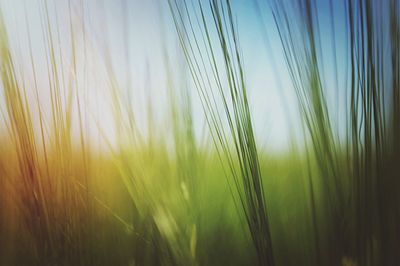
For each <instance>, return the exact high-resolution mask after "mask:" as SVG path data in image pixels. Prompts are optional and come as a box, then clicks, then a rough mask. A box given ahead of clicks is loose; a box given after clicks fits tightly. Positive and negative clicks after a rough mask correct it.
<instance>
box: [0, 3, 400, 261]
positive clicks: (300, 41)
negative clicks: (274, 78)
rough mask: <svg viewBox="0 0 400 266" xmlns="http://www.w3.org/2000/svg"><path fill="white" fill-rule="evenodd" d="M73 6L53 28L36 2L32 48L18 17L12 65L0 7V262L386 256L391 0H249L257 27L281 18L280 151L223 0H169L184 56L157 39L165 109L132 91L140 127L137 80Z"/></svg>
mask: <svg viewBox="0 0 400 266" xmlns="http://www.w3.org/2000/svg"><path fill="white" fill-rule="evenodd" d="M83 2H84V1H64V2H63V3H64V4H65V6H66V7H68V9H66V10H64V11H63V14H64V16H65V17H66V18H67V19H66V21H67V22H68V23H67V25H68V28H67V29H65V28H62V27H61V26H60V25H61V24H57V23H58V22H57V23H55V22H54V21H55V20H54V18H53V15H54V14H53V15H51V14H52V13H51V12H52V11H51V8H54V6H56V5H57V3H56V2H53V1H50V0H49V1H46V0H44V1H38V3H37V5H38V6H39V9H40V12H41V13H40V14H41V17H40V19H41V30H42V34H43V39H41V40H40V43H41V45H43V47H45V49H44V54H42V53H39V52H38V53H37V54H35V53H36V52H37V51H36V50H35V48H34V47H35V46H37V44H35V42H36V41H37V38H35V36H31V33H34V32H30V31H29V23H28V21H27V16H26V17H25V18H24V19H25V20H26V22H27V23H26V25H27V34H26V36H24V40H25V39H26V40H27V47H28V49H27V50H28V51H24V53H25V54H27V55H28V57H24V58H23V59H21V54H20V52H21V51H19V50H18V49H20V48H18V47H12V46H11V45H10V44H11V43H14V42H13V41H11V40H10V37H11V38H16V37H15V36H14V35H13V32H12V28H11V26H10V24H7V23H6V21H5V19H4V16H3V15H0V71H1V73H0V80H1V85H0V88H1V99H2V105H1V106H0V111H1V117H0V121H1V122H0V125H1V126H0V204H1V205H0V265H266V266H270V265H342V266H350V265H351V266H355V265H357V266H364V265H365V266H367V265H377V266H378V265H379V266H386V265H397V264H398V263H400V256H399V255H398V250H399V248H400V237H398V236H400V235H399V233H400V226H399V225H400V202H399V200H400V198H399V195H400V194H399V193H398V192H399V189H400V187H399V185H400V181H399V177H400V175H399V170H400V169H399V167H400V166H399V163H398V162H399V159H400V157H399V156H400V142H399V137H400V120H399V119H400V93H399V84H398V78H399V76H400V75H399V74H400V73H399V69H400V68H399V60H400V56H399V55H400V54H399V47H400V27H399V25H400V21H399V16H398V12H399V4H398V1H396V0H391V1H387V2H385V3H384V4H382V5H379V3H378V2H377V1H372V0H367V1H358V2H356V1H350V0H348V1H343V2H342V3H340V4H335V5H334V4H333V2H334V1H325V2H326V3H325V2H323V1H312V0H299V1H294V2H295V4H294V5H293V6H292V5H289V3H286V2H281V1H275V0H270V1H268V3H265V2H263V1H253V2H251V3H249V5H254V7H255V8H256V11H255V12H254V16H256V17H257V19H259V22H260V25H262V26H261V29H260V31H259V34H260V38H262V36H263V34H265V36H264V37H266V38H265V39H266V40H268V36H269V35H268V31H269V27H275V28H276V29H277V31H278V33H279V35H278V36H279V43H280V44H281V48H282V51H283V55H284V60H285V63H286V66H287V69H288V73H289V76H288V77H290V81H291V83H292V85H293V92H294V94H295V95H296V99H297V104H298V106H296V107H298V113H299V114H300V119H301V125H302V127H301V129H302V132H301V133H298V132H291V133H292V134H293V135H296V136H297V138H295V137H293V138H292V139H290V143H289V144H288V145H287V146H288V148H287V149H286V150H285V151H282V152H277V151H271V150H269V149H268V147H265V146H263V143H262V142H261V141H260V139H259V136H258V135H257V132H256V131H255V123H256V122H258V121H257V120H254V115H255V114H254V113H253V112H254V111H253V110H254V109H253V108H252V106H251V99H249V98H250V97H251V94H250V93H249V92H251V88H250V87H249V86H248V83H247V79H246V75H247V74H248V73H247V69H246V64H245V62H246V60H245V59H246V58H244V55H243V53H242V47H241V45H240V44H241V36H240V35H239V31H238V24H237V21H236V19H237V17H236V15H235V14H237V13H239V12H241V11H240V10H236V9H235V5H234V4H232V3H234V1H229V0H226V1H225V0H224V1H213V0H210V1H177V0H168V5H165V7H167V8H169V10H168V14H169V16H170V17H169V18H170V20H168V21H170V22H171V27H173V28H174V30H176V32H175V33H176V38H177V40H178V42H179V49H180V52H181V53H182V57H183V58H178V59H177V58H175V57H174V55H171V54H169V52H168V49H167V44H165V45H164V46H163V47H164V48H165V49H164V50H163V51H162V59H163V60H162V62H163V65H162V66H161V68H162V69H163V70H164V71H165V73H166V78H165V80H163V81H165V84H164V85H165V95H166V97H165V98H166V99H165V102H166V103H167V104H166V105H165V106H162V107H160V106H157V101H156V98H157V95H156V93H153V94H152V92H151V90H150V89H149V88H147V87H146V88H145V89H147V92H148V94H147V98H146V101H147V102H146V103H145V104H144V105H143V106H145V107H144V108H145V109H146V111H145V112H144V113H145V114H146V115H145V116H146V117H145V118H144V121H145V122H144V123H142V124H141V123H140V122H138V119H139V117H138V116H139V115H138V114H137V113H136V110H137V109H136V107H135V106H134V105H133V104H132V103H131V102H129V99H127V98H129V97H127V96H126V94H125V92H126V91H128V95H129V93H134V89H133V87H135V86H140V85H139V84H135V80H132V79H133V78H132V77H129V74H127V75H128V77H127V80H128V82H126V83H125V80H121V76H123V75H122V74H121V73H118V71H119V70H120V69H121V67H120V66H119V67H116V66H115V64H114V63H113V59H114V58H113V56H115V55H114V54H113V50H112V49H111V47H110V46H109V45H108V44H107V39H106V37H105V35H106V33H105V32H106V30H104V35H102V36H100V37H99V39H91V37H92V35H90V34H88V32H86V31H87V27H86V26H85V24H84V20H85V19H86V18H85V16H84V12H83V11H82V12H81V13H82V14H75V12H76V13H79V12H77V11H76V9H78V10H79V8H81V6H80V4H82V3H83ZM322 2H323V3H322ZM123 3H125V4H126V2H123ZM164 4H165V3H164ZM82 6H84V5H83V4H82ZM49 10H50V11H49ZM326 10H329V11H330V12H331V13H330V18H332V20H331V26H332V25H333V26H332V28H331V29H332V32H331V33H330V34H331V35H333V37H331V38H332V39H328V41H327V40H326V39H324V36H323V33H321V32H320V28H319V27H323V26H322V25H321V24H322V22H321V21H320V17H321V15H325V14H326ZM335 10H336V11H335ZM0 11H1V10H0ZM25 12H26V14H28V13H29V10H25ZM335 12H336V15H337V13H341V15H340V18H343V19H344V21H345V22H344V23H343V24H340V26H342V27H343V29H342V30H343V32H344V33H343V32H340V33H341V34H342V33H343V35H344V36H345V38H343V39H339V37H338V39H335V34H334V33H335V32H336V30H335V27H339V26H338V25H339V24H335V23H334V20H335V18H336V19H337V20H339V15H337V16H338V17H335V15H334V14H335ZM267 14H272V17H273V21H274V23H275V24H271V25H270V24H265V23H264V22H265V16H267ZM288 17H291V18H292V19H291V20H289V19H288ZM64 19H65V18H64ZM87 19H89V18H87ZM325 22H326V21H325ZM328 25H330V24H329V23H328ZM125 26H126V25H125ZM160 27H161V26H160ZM10 28H11V29H10ZM324 29H326V28H324ZM32 37H33V38H32ZM36 37H37V36H36ZM17 39H18V38H17ZM32 39H33V40H35V41H34V42H32ZM165 39H166V38H165ZM324 40H325V41H327V42H329V41H330V42H331V46H330V47H331V48H332V49H331V50H329V49H326V47H325V46H324V45H322V44H321V42H322V41H324ZM139 41H140V40H139ZM96 43H101V44H102V45H103V46H102V47H103V48H104V49H100V50H99V51H98V50H96V51H95V49H94V46H95V44H96ZM338 43H340V44H344V46H345V47H346V49H345V51H342V50H340V49H338V48H337V47H336V45H338ZM266 49H268V46H267V45H266ZM328 54H329V55H328ZM332 54H333V56H332ZM339 54H340V55H341V56H342V57H341V56H339ZM125 56H126V57H127V58H128V57H129V53H128V52H126V54H125ZM343 57H344V59H343ZM327 58H328V61H329V59H330V60H331V61H332V62H334V63H332V62H331V61H329V62H328V63H326V62H324V61H323V60H324V59H325V60H327ZM338 58H340V59H343V61H344V63H343V62H342V63H343V64H344V65H345V67H342V66H338V64H339V63H338V62H337V60H338ZM179 60H182V61H184V62H185V63H184V64H183V65H184V67H182V66H181V65H179V66H178V63H177V61H179ZM127 61H129V60H128V59H127ZM271 61H273V60H271ZM338 61H339V60H338ZM43 62H45V63H43ZM148 63H149V64H150V65H151V64H152V62H151V61H150V62H148ZM129 64H130V62H127V66H129ZM326 64H330V68H329V71H326V69H324V67H326ZM97 71H98V72H97ZM175 72H182V73H185V75H186V73H187V76H188V79H190V80H191V82H192V83H190V82H186V83H185V82H180V81H179V80H177V79H176V76H174V73H175ZM185 77H186V76H185ZM151 79H157V77H154V76H151V75H150V76H149V80H150V83H151ZM159 79H160V78H159ZM189 83H190V84H192V85H193V86H189V85H188V84H189ZM98 84H101V86H100V85H98ZM327 84H328V85H327ZM145 85H148V84H145ZM266 86H268V84H266ZM89 87H93V88H97V90H94V91H95V93H98V94H100V93H104V95H106V96H105V99H106V101H105V103H103V102H102V103H100V101H99V100H98V99H97V98H93V99H91V97H93V92H90V93H89V92H88V91H89ZM336 92H337V95H338V96H337V97H338V98H339V97H342V98H343V99H342V101H343V103H342V102H341V104H340V106H342V107H343V110H340V111H338V110H335V108H332V107H331V105H330V104H331V103H332V102H333V101H334V100H333V99H332V97H333V96H332V95H336ZM89 102H90V104H89ZM93 102H94V103H97V104H98V105H97V107H96V108H97V109H96V108H92V105H93ZM195 102H198V103H200V105H201V108H202V110H203V112H204V118H203V120H204V121H202V122H199V121H196V120H200V118H199V117H198V116H197V115H196V114H195V113H194V107H193V105H194V104H195ZM336 108H339V106H336ZM100 109H103V110H102V111H103V112H104V111H105V110H107V111H108V110H109V114H108V115H109V116H110V117H111V119H108V118H106V117H105V116H103V115H102V114H100V113H98V114H96V111H99V110H100ZM160 110H161V111H160ZM157 112H161V113H162V115H161V119H160V118H159V117H158V118H157V116H156V113H157ZM141 115H143V114H141ZM339 115H340V116H342V115H343V117H342V118H335V117H336V116H339ZM265 116H266V117H267V114H266V115H265ZM142 119H143V118H142ZM139 120H140V119H139ZM338 121H340V122H338ZM198 123H201V126H200V128H202V132H201V133H200V134H198V132H197V131H196V128H197V127H199V126H198ZM343 128H344V129H343ZM110 131H112V132H114V133H113V134H111V135H113V136H112V137H110V134H109V132H110ZM298 136H303V137H304V138H303V139H302V140H299V138H298Z"/></svg>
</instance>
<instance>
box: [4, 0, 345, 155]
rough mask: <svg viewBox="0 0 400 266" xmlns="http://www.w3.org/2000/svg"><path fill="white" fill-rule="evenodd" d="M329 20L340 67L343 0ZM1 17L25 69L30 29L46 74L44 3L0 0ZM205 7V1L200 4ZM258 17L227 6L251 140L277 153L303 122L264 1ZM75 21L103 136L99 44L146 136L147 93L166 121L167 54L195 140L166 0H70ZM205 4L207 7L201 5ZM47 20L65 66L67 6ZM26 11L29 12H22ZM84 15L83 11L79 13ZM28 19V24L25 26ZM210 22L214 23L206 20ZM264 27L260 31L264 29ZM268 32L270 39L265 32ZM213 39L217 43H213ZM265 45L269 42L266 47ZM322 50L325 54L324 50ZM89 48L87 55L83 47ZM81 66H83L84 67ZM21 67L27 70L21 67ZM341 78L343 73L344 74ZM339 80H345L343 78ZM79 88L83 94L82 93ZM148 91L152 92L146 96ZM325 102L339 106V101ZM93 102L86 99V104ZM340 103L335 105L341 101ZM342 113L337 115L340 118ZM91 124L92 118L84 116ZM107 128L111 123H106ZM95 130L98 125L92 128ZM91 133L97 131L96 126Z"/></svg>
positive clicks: (54, 6) (241, 3)
mask: <svg viewBox="0 0 400 266" xmlns="http://www.w3.org/2000/svg"><path fill="white" fill-rule="evenodd" d="M334 2H335V4H334V11H335V14H334V21H335V22H334V23H335V33H336V45H337V47H336V48H337V51H338V55H337V56H338V64H344V62H345V59H344V58H345V57H344V55H345V49H346V47H345V46H344V44H343V43H344V42H343V39H344V38H345V36H344V34H343V31H341V30H340V28H343V27H344V12H343V11H344V10H343V7H342V5H341V4H340V3H341V2H340V1H338V2H336V1H334ZM0 3H1V8H2V12H3V14H4V17H5V21H6V25H7V28H8V33H9V35H10V43H11V47H12V49H13V52H14V53H15V56H16V58H17V61H18V62H19V65H20V66H21V68H22V69H24V70H22V71H27V72H29V68H26V66H27V65H29V64H28V62H29V61H27V60H28V59H29V57H28V55H29V54H28V50H29V49H28V48H29V42H28V41H27V35H26V31H27V27H26V25H27V24H28V25H29V31H30V35H31V38H32V42H31V43H32V47H33V53H34V56H35V60H36V61H37V64H38V65H39V66H41V67H40V69H43V70H44V69H45V62H46V60H45V53H44V51H45V49H46V48H45V47H44V45H43V29H42V23H43V10H44V9H43V7H44V4H43V3H44V1H43V0H13V1H10V0H0ZM204 3H206V1H204ZM260 3H261V7H262V13H263V19H262V21H261V20H260V18H259V17H258V16H257V12H256V9H255V8H256V6H255V5H254V4H253V3H252V1H246V0H237V1H232V6H233V10H234V13H235V16H236V17H237V23H238V32H239V36H240V45H241V49H242V52H243V59H244V66H245V74H246V81H247V84H248V88H249V100H250V106H251V109H252V115H253V120H254V125H255V128H256V136H257V139H258V140H259V142H260V143H261V145H262V146H263V147H266V148H269V149H273V150H275V151H279V150H285V148H287V147H288V144H289V138H290V137H292V136H291V132H295V133H294V136H295V137H297V138H301V134H299V132H301V127H300V118H299V115H298V109H297V104H296V97H295V94H294V91H293V88H292V85H291V80H290V77H289V75H288V72H287V70H286V65H285V60H284V57H283V53H282V46H281V43H280V39H279V37H278V35H277V31H276V27H275V24H274V21H273V18H272V15H271V12H270V11H269V9H268V5H267V4H266V3H265V2H262V1H260ZM318 3H319V4H318V6H319V9H320V10H321V13H320V15H321V16H320V21H319V25H320V27H321V28H320V30H321V36H322V40H321V42H322V47H323V49H324V59H325V60H326V62H324V65H325V66H326V68H325V71H326V73H328V74H327V75H326V77H327V80H326V81H327V83H328V85H327V86H326V88H328V90H327V91H328V94H329V93H330V92H329V91H332V92H333V89H329V88H333V87H332V85H329V84H333V78H334V76H333V75H332V74H331V73H333V72H332V69H333V68H332V62H333V57H332V56H333V55H332V53H330V52H328V51H331V50H332V47H330V45H331V44H332V41H331V40H332V39H331V37H332V34H331V28H330V25H331V24H330V15H329V12H328V11H329V9H328V1H319V2H318ZM71 4H72V12H73V16H72V20H73V24H74V26H77V28H79V25H84V27H85V31H86V35H85V36H84V37H83V35H82V34H81V33H80V35H79V34H78V35H79V36H80V37H78V40H77V43H78V45H77V47H78V55H79V56H80V58H79V59H78V61H79V63H80V68H79V69H80V70H81V71H82V73H83V74H82V76H80V77H79V79H80V82H79V84H80V86H81V87H82V88H84V89H85V90H86V91H87V95H86V97H87V98H88V101H87V102H86V105H87V108H88V110H89V111H90V113H91V114H93V117H94V118H95V119H96V120H97V121H101V124H102V125H103V126H104V128H105V131H107V132H108V133H107V134H108V136H109V137H110V138H113V134H114V133H113V130H112V129H111V128H112V116H111V115H110V113H111V112H110V108H109V102H108V100H109V99H108V96H107V93H106V92H105V90H106V88H105V86H104V84H107V80H106V78H105V76H106V75H105V67H104V66H103V65H104V63H105V62H104V58H103V55H104V47H108V49H109V51H110V54H111V58H112V65H113V68H114V70H115V73H116V77H117V80H118V84H119V86H120V87H121V90H122V91H123V95H124V96H125V98H126V99H130V102H131V104H132V105H133V106H134V110H135V112H136V116H137V120H138V124H139V125H140V127H141V128H143V132H144V134H146V133H145V132H146V129H145V128H146V119H147V116H146V103H147V97H148V95H149V93H150V94H151V101H152V103H153V105H154V106H157V107H156V113H157V121H158V123H159V124H160V127H161V128H166V127H168V126H169V123H168V122H167V121H165V116H164V115H165V113H166V109H167V105H168V101H167V94H166V84H167V78H166V73H165V67H164V66H165V65H164V58H165V54H164V51H167V56H168V58H169V59H170V62H172V63H171V64H172V65H173V67H174V69H176V71H174V73H173V75H174V77H173V80H174V81H175V83H176V84H185V83H182V82H185V81H186V82H187V84H189V85H188V86H190V90H191V92H192V96H193V98H194V100H193V102H194V106H193V109H194V114H195V117H194V121H195V127H196V131H197V133H198V134H199V135H200V134H201V132H202V129H203V127H204V118H203V111H202V109H201V106H200V103H199V101H198V100H197V99H196V98H197V93H196V91H195V89H194V87H193V85H192V84H191V82H190V76H189V75H188V72H187V71H186V70H185V61H184V58H183V55H182V52H181V49H180V47H179V42H178V40H177V35H176V31H175V28H174V25H173V22H172V18H171V14H170V11H169V8H168V5H167V1H161V0H150V1H144V0H129V1H128V0H126V1H125V0H103V1H99V0H86V1H80V0H71ZM206 6H207V5H206ZM48 7H49V14H50V21H51V24H52V27H53V29H56V28H57V25H58V28H59V29H60V39H61V41H60V44H59V45H60V48H61V49H62V50H63V52H65V53H66V56H65V58H66V59H65V60H66V62H65V65H68V53H70V45H69V43H70V38H69V31H70V27H69V12H68V1H66V0H60V1H48ZM25 10H26V11H25ZM82 10H83V11H82ZM25 14H27V16H26V20H27V24H26V21H25ZM208 19H209V20H210V23H211V22H212V21H211V18H210V17H208ZM264 26H265V28H264V29H263V27H264ZM265 29H267V33H268V39H265V38H264V37H265V36H264V35H263V30H265ZM215 41H216V39H215ZM266 41H268V43H266ZM325 48H326V51H325ZM84 49H86V58H83V54H84V53H83V52H82V51H83V50H84ZM84 62H86V63H84ZM24 65H25V67H24ZM342 73H343V72H342ZM39 76H41V84H42V86H41V97H43V102H46V99H47V98H48V93H47V90H46V82H45V81H46V72H45V71H41V72H40V73H39ZM341 78H342V80H344V77H341ZM82 90H83V89H82ZM149 91H150V92H149ZM330 98H331V99H332V101H330V102H329V103H328V104H329V105H331V107H332V108H336V109H337V110H338V109H340V108H339V106H340V105H338V103H337V102H338V101H337V100H336V102H335V100H333V99H334V98H335V96H334V95H330ZM90 99H91V100H90ZM339 102H340V101H339ZM338 116H339V114H338ZM89 120H90V119H89ZM108 125H109V126H108ZM90 127H92V128H95V127H96V126H94V125H91V126H90ZM93 131H96V130H95V129H93Z"/></svg>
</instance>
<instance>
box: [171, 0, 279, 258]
mask: <svg viewBox="0 0 400 266" xmlns="http://www.w3.org/2000/svg"><path fill="white" fill-rule="evenodd" d="M169 5H170V9H171V12H172V15H173V19H174V22H175V26H176V29H177V32H178V35H179V38H180V42H181V45H182V49H183V50H184V53H185V56H186V59H187V62H188V66H189V70H190V73H191V75H192V77H193V81H194V85H195V87H196V88H197V91H198V94H199V97H200V98H201V101H202V105H203V108H204V112H205V115H206V119H207V123H208V125H209V127H210V129H211V132H212V137H213V140H214V143H215V145H216V149H217V152H218V153H219V155H220V156H221V159H223V160H226V161H227V163H228V169H229V171H230V174H231V175H232V177H233V181H234V184H235V185H234V187H235V189H236V191H237V192H238V194H237V195H238V197H239V201H240V206H241V208H242V210H243V211H244V214H245V218H246V222H247V226H248V229H249V231H250V234H251V237H252V240H253V243H254V246H255V248H256V251H257V255H258V259H259V263H260V265H274V257H273V250H272V240H271V233H270V228H269V219H268V214H267V213H268V212H267V205H266V202H265V194H264V189H263V181H262V177H261V172H260V166H259V161H258V154H257V147H256V143H255V139H254V132H253V125H252V121H251V115H250V109H249V103H248V99H247V87H246V82H245V76H244V69H243V63H242V58H241V53H240V47H239V40H238V36H237V29H236V26H235V22H234V17H233V13H232V8H231V4H230V1H223V2H218V1H209V10H208V11H211V15H212V18H213V22H211V23H210V22H209V21H208V20H207V19H206V16H207V15H209V14H206V12H207V11H206V10H207V9H206V8H205V7H204V5H203V4H202V3H201V2H200V1H198V2H197V3H193V2H189V3H188V2H187V1H183V2H182V3H181V5H179V4H178V2H177V1H169ZM194 5H196V8H197V9H198V10H199V12H198V13H197V12H196V10H194V11H193V10H192V9H190V7H193V6H194ZM193 13H194V15H193ZM211 28H212V29H213V30H215V31H216V33H217V37H218V40H219V42H213V40H212V38H211V37H210V35H211V34H212V33H211ZM218 55H221V56H222V58H223V60H222V63H221V64H219V62H217V60H218V59H217V56H218ZM209 69H211V71H209ZM209 72H211V73H209ZM219 106H222V107H223V109H222V110H223V111H222V112H221V111H220V110H219ZM225 122H226V123H225ZM230 140H231V141H232V142H230ZM232 145H233V147H234V148H233V149H232Z"/></svg>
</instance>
